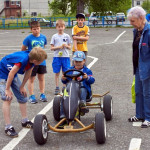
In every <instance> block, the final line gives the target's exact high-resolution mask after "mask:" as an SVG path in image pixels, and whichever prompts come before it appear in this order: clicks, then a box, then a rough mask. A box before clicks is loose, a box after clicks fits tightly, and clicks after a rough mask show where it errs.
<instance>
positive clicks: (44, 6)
mask: <svg viewBox="0 0 150 150" xmlns="http://www.w3.org/2000/svg"><path fill="white" fill-rule="evenodd" d="M51 1H52V0H21V4H22V15H23V16H50V15H51V11H50V9H49V4H48V2H51Z"/></svg>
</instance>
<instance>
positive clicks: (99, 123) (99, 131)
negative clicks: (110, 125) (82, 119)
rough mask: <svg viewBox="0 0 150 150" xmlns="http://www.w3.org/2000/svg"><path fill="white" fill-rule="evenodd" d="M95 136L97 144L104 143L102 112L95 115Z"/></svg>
mask: <svg viewBox="0 0 150 150" xmlns="http://www.w3.org/2000/svg"><path fill="white" fill-rule="evenodd" d="M95 136H96V141H97V143H98V144H104V143H105V141H106V121H105V117H104V113H102V112H101V113H97V114H96V115H95Z"/></svg>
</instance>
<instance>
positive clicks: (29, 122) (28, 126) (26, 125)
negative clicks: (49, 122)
mask: <svg viewBox="0 0 150 150" xmlns="http://www.w3.org/2000/svg"><path fill="white" fill-rule="evenodd" d="M21 124H22V127H24V128H33V123H32V122H31V121H30V120H28V121H26V122H25V123H22V122H21Z"/></svg>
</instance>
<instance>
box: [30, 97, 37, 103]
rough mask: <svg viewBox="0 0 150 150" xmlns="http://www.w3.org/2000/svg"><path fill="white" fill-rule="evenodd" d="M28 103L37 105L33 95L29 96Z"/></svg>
mask: <svg viewBox="0 0 150 150" xmlns="http://www.w3.org/2000/svg"><path fill="white" fill-rule="evenodd" d="M29 102H30V103H31V104H36V103H37V100H36V98H35V95H31V96H30V97H29Z"/></svg>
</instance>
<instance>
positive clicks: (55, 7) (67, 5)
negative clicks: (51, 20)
mask: <svg viewBox="0 0 150 150" xmlns="http://www.w3.org/2000/svg"><path fill="white" fill-rule="evenodd" d="M80 2H83V3H84V6H83V7H81V6H79V5H78V4H80ZM131 3H132V0H53V2H51V3H50V2H49V7H50V9H51V10H52V11H53V15H54V16H57V15H60V14H62V15H64V16H68V15H75V14H76V13H77V11H79V7H80V11H82V12H84V9H85V7H88V9H89V13H90V12H101V15H105V12H106V11H112V12H114V13H117V12H124V13H125V14H126V12H127V10H128V9H129V8H131ZM82 9H83V10H82Z"/></svg>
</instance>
